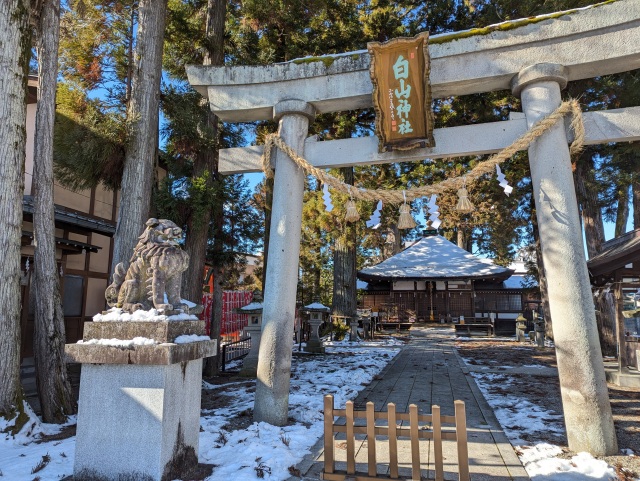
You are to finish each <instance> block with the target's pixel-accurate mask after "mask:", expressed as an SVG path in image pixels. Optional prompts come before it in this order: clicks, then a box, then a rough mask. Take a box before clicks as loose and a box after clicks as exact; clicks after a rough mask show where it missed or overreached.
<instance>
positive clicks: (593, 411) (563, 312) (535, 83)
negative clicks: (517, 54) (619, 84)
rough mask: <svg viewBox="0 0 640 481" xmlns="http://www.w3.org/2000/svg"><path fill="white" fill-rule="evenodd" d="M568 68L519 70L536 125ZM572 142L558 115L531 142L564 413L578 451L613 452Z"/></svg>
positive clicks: (556, 101) (554, 103) (517, 84)
mask: <svg viewBox="0 0 640 481" xmlns="http://www.w3.org/2000/svg"><path fill="white" fill-rule="evenodd" d="M565 70H566V69H565V67H564V66H562V65H557V64H544V63H543V64H536V65H533V66H531V67H527V68H525V69H523V70H522V71H520V73H519V74H518V75H516V76H515V77H514V78H513V80H512V82H511V87H512V90H513V93H514V94H515V95H520V98H521V101H522V110H523V111H524V113H525V115H526V118H527V124H528V126H529V128H531V126H532V125H533V124H534V123H535V122H537V121H538V120H540V119H542V118H543V117H545V116H547V115H548V114H550V113H551V112H553V111H554V110H555V109H556V108H557V107H558V106H559V105H560V103H561V96H560V90H561V88H564V87H565V86H566V85H567V75H566V71H565ZM567 144H568V142H567V137H566V134H565V128H564V125H563V124H562V123H557V124H556V125H555V126H554V127H552V128H551V129H550V130H549V131H547V132H546V133H544V134H543V135H542V136H541V137H540V138H538V139H537V140H536V141H535V142H534V143H533V144H532V145H531V147H530V148H529V163H530V166H531V180H532V183H533V193H534V199H535V205H536V215H537V218H538V229H539V232H540V244H541V247H542V259H543V261H544V269H545V274H546V277H547V283H548V285H549V287H548V292H549V306H550V309H551V317H552V319H553V337H554V343H555V346H556V356H557V359H558V374H559V377H560V390H561V394H562V405H563V408H564V420H565V425H566V429H567V438H568V441H569V448H570V449H571V450H572V451H575V452H580V451H587V452H589V453H591V454H594V455H612V454H616V453H617V452H618V448H617V443H616V435H615V430H614V427H613V417H612V415H611V405H610V404H609V396H608V391H607V382H606V379H605V373H604V366H603V363H602V354H601V351H600V343H599V340H598V331H597V326H596V319H595V309H594V305H593V298H592V295H591V287H590V285H589V273H588V271H587V264H586V259H585V255H584V247H583V243H582V232H581V229H580V218H579V213H578V203H577V201H576V194H575V187H574V183H573V174H572V171H571V158H570V155H569V148H568V146H567Z"/></svg>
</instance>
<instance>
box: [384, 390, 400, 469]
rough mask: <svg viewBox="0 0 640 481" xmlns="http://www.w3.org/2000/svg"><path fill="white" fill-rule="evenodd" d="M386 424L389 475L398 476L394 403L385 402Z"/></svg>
mask: <svg viewBox="0 0 640 481" xmlns="http://www.w3.org/2000/svg"><path fill="white" fill-rule="evenodd" d="M387 425H388V433H389V475H390V476H391V478H392V479H397V478H398V432H397V429H396V428H397V427H398V425H397V421H396V405H395V404H394V403H389V404H387Z"/></svg>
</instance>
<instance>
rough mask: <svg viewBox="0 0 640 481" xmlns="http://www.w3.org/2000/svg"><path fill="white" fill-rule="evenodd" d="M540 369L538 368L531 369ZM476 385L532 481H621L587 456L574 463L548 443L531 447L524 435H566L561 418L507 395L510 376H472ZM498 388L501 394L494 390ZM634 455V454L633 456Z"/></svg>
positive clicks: (583, 455)
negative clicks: (550, 433)
mask: <svg viewBox="0 0 640 481" xmlns="http://www.w3.org/2000/svg"><path fill="white" fill-rule="evenodd" d="M528 367H537V366H528ZM471 375H472V376H473V377H474V379H475V381H476V384H477V385H478V387H479V388H480V390H481V391H482V394H483V395H484V397H485V398H486V400H487V402H488V403H489V405H490V406H491V407H492V408H493V410H494V412H495V414H496V417H497V418H498V421H499V422H500V425H501V426H502V428H503V429H504V432H505V434H506V435H507V437H508V438H509V441H510V442H511V444H512V445H513V447H514V448H515V449H516V452H517V453H518V456H519V457H520V461H522V464H523V466H524V468H525V469H526V470H527V473H528V474H529V476H530V477H531V480H532V481H596V480H597V481H611V480H613V479H618V478H617V476H616V473H615V470H614V469H613V468H612V467H611V466H609V465H608V464H607V463H606V462H604V461H601V460H598V459H595V458H594V457H593V456H591V455H590V454H588V453H578V454H577V455H575V456H573V457H572V458H571V459H564V458H559V457H558V455H561V454H562V453H563V450H562V448H560V447H559V446H555V445H552V444H548V443H529V442H527V441H525V440H524V439H522V437H521V436H523V435H524V434H526V435H528V436H527V437H529V439H532V438H533V439H535V437H536V436H541V435H542V434H543V433H549V432H552V433H557V434H562V433H564V424H563V419H562V416H560V415H558V414H555V413H554V412H552V411H549V410H547V409H545V408H544V407H542V406H537V405H535V404H533V403H531V402H529V401H528V400H527V399H524V398H521V397H517V396H513V395H506V394H504V392H505V391H509V384H511V380H510V378H509V377H508V376H507V375H504V374H494V373H483V372H472V373H471ZM496 385H499V386H500V387H501V388H502V389H501V390H500V392H499V393H496V392H495V390H493V389H491V387H492V386H496ZM631 454H633V453H631Z"/></svg>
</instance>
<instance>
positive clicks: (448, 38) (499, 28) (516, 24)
mask: <svg viewBox="0 0 640 481" xmlns="http://www.w3.org/2000/svg"><path fill="white" fill-rule="evenodd" d="M616 1H618V0H606V1H604V2H601V3H597V4H595V5H592V8H595V7H601V6H603V5H608V4H610V3H613V2H616ZM580 10H582V9H580V8H574V9H573V10H565V11H564V12H556V13H550V14H547V15H541V16H539V17H529V18H523V19H519V20H514V21H511V22H510V21H507V22H503V23H499V24H497V25H489V26H488V27H482V28H472V29H471V30H466V31H464V32H454V33H450V34H445V35H442V36H439V37H435V38H434V37H431V38H430V39H429V43H430V44H431V45H438V44H442V43H449V42H452V41H454V40H459V39H462V38H469V37H475V36H476V35H489V34H490V33H493V32H506V31H508V30H513V29H515V28H520V27H524V26H526V25H533V24H534V23H539V22H544V21H545V20H550V19H554V18H559V17H563V16H565V15H571V14H573V13H576V12H578V11H580Z"/></svg>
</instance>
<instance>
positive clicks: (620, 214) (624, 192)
mask: <svg viewBox="0 0 640 481" xmlns="http://www.w3.org/2000/svg"><path fill="white" fill-rule="evenodd" d="M630 188H631V186H629V185H624V186H619V187H618V208H617V210H616V230H615V236H616V237H618V236H621V235H622V234H624V233H626V232H627V222H628V221H629V190H630Z"/></svg>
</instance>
